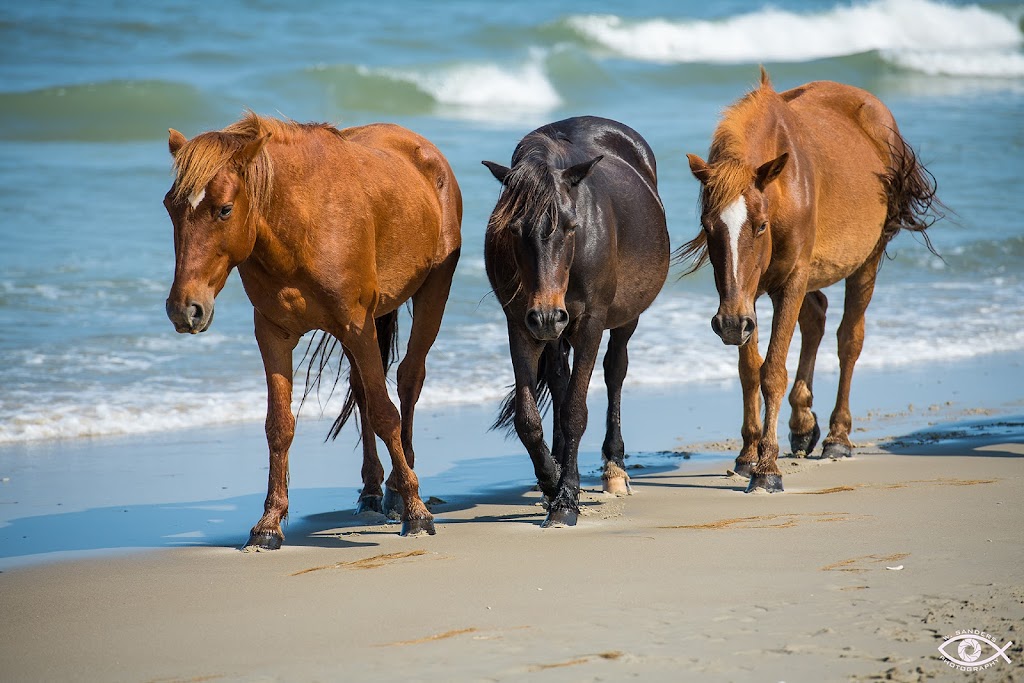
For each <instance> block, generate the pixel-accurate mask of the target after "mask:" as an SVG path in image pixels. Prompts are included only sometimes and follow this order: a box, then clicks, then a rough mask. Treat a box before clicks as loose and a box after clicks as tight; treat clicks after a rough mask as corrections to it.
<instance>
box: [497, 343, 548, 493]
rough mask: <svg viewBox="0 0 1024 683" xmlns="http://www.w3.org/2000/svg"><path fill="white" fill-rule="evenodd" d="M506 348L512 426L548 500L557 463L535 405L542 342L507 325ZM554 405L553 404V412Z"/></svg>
mask: <svg viewBox="0 0 1024 683" xmlns="http://www.w3.org/2000/svg"><path fill="white" fill-rule="evenodd" d="M508 338H509V350H510V351H511V355H512V370H513V372H514V373H515V381H516V386H515V396H514V398H513V401H514V408H515V428H516V433H517V434H518V435H519V440H520V441H521V442H522V444H523V446H524V447H525V448H526V452H527V453H529V455H530V460H531V461H533V471H534V474H535V475H536V476H537V484H538V485H539V486H540V490H541V492H543V493H544V495H545V496H547V498H548V500H551V499H552V498H554V496H555V492H556V491H557V487H558V475H559V466H558V463H557V462H555V459H554V458H553V457H552V456H551V451H550V450H549V449H548V445H547V443H545V441H544V425H543V422H542V420H541V415H540V410H539V409H538V408H537V395H536V388H537V379H538V378H537V373H538V370H539V366H540V355H541V352H542V351H543V350H544V346H543V344H540V343H538V342H536V341H535V340H532V339H529V338H527V336H526V331H525V330H521V329H519V328H517V327H515V326H513V325H511V324H510V325H509V336H508ZM557 410H558V406H555V411H556V412H557Z"/></svg>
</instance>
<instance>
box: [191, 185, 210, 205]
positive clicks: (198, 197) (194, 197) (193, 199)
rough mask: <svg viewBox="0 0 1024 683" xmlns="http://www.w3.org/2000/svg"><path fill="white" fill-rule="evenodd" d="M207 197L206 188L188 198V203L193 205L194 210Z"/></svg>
mask: <svg viewBox="0 0 1024 683" xmlns="http://www.w3.org/2000/svg"><path fill="white" fill-rule="evenodd" d="M205 196H206V188H205V187H204V188H203V189H201V190H199V192H193V193H192V194H190V195H189V197H188V203H189V204H191V205H192V208H193V209H194V208H196V207H197V206H199V202H201V201H203V197H205Z"/></svg>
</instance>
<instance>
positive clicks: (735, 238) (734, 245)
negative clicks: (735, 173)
mask: <svg viewBox="0 0 1024 683" xmlns="http://www.w3.org/2000/svg"><path fill="white" fill-rule="evenodd" d="M720 218H721V219H722V222H723V223H725V230H726V233H727V234H728V235H729V257H730V258H731V259H732V276H733V279H736V278H737V277H739V276H738V275H737V273H738V269H739V260H740V253H739V252H740V230H742V229H743V224H744V223H746V222H747V200H746V199H744V198H743V195H740V196H739V198H738V199H737V200H736V201H734V202H733V203H732V204H730V205H729V206H727V207H725V211H723V212H722V215H721V216H720Z"/></svg>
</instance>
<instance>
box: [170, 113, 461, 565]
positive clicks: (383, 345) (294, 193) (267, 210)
mask: <svg viewBox="0 0 1024 683" xmlns="http://www.w3.org/2000/svg"><path fill="white" fill-rule="evenodd" d="M169 146H170V150H171V155H172V156H173V157H174V168H175V179H174V184H173V186H172V187H171V189H170V191H169V192H168V193H167V196H166V197H165V198H164V206H165V207H166V208H167V213H168V214H170V217H171V222H172V223H173V224H174V252H175V267H174V283H173V284H172V285H171V291H170V295H169V296H168V298H167V316H168V317H169V318H170V319H171V322H172V323H174V327H175V329H176V330H177V331H178V332H188V333H192V334H196V333H199V332H204V331H206V330H207V329H208V328H209V327H210V322H211V321H212V319H213V301H214V297H216V296H217V294H218V293H219V292H220V291H221V289H222V288H223V287H224V282H225V281H226V280H227V277H228V273H229V272H230V271H231V269H232V268H234V267H236V266H237V267H238V272H239V274H240V275H241V278H242V284H243V286H244V287H245V291H246V293H247V294H248V296H249V300H250V301H251V302H252V305H253V308H254V309H255V319H256V321H255V332H256V341H257V343H258V344H259V348H260V353H261V355H262V356H263V366H264V369H265V371H266V377H267V394H268V397H267V423H266V431H267V443H268V445H269V448H270V475H269V482H268V487H267V488H268V491H267V499H266V504H265V506H264V514H263V517H262V518H261V519H260V520H259V522H257V523H256V525H255V526H254V527H253V528H252V531H251V533H250V536H249V541H248V543H247V544H246V548H247V549H256V550H259V549H267V550H273V549H276V548H279V547H280V546H281V543H282V541H283V540H284V534H283V533H282V531H281V519H282V518H283V517H284V516H286V515H287V513H288V450H289V447H290V446H291V443H292V437H293V435H294V433H295V417H294V416H293V415H292V410H291V404H292V374H293V370H292V351H293V350H294V348H295V346H296V344H297V343H298V341H299V338H300V337H301V336H302V335H303V334H305V333H306V332H309V331H310V330H323V331H324V332H325V333H327V334H329V335H331V336H332V337H333V338H334V339H337V340H338V341H340V343H341V345H342V348H343V350H344V353H345V355H346V356H347V358H348V360H349V362H350V366H351V370H350V384H351V389H350V391H351V392H352V393H351V396H352V397H353V400H354V403H355V404H356V405H357V406H358V408H359V416H360V421H361V425H362V434H363V435H364V436H365V437H366V438H363V440H362V441H363V470H362V474H363V490H362V494H361V498H360V509H367V508H370V509H377V510H380V509H381V499H382V497H383V499H384V505H385V507H387V505H388V498H389V497H388V496H383V494H382V492H381V483H382V481H383V479H384V470H383V468H382V467H381V464H380V461H379V460H378V458H377V454H376V448H375V443H374V439H373V437H372V435H373V434H376V435H377V436H379V437H380V438H381V440H382V441H383V442H384V444H385V445H386V446H387V449H388V451H389V452H390V454H391V462H392V467H393V469H392V473H391V476H390V477H389V479H388V490H389V492H390V491H391V490H392V489H394V490H395V491H396V492H397V493H398V494H399V495H400V496H401V502H399V501H397V500H396V499H395V498H394V496H393V495H392V496H391V499H392V500H391V505H392V506H393V507H396V508H397V507H402V508H403V510H402V532H401V533H402V534H403V535H406V534H416V533H423V532H425V533H429V534H433V533H434V525H433V518H432V516H431V514H430V513H429V512H428V511H427V508H426V506H424V504H423V501H421V500H420V497H419V482H418V480H417V478H416V475H415V473H414V472H413V470H412V467H413V464H414V455H413V450H412V424H413V410H414V406H415V404H416V400H417V399H418V398H419V394H420V390H421V388H422V386H423V379H424V375H425V370H424V360H425V358H426V356H427V352H428V351H429V349H430V347H431V345H432V344H433V343H434V340H435V338H436V337H437V333H438V329H439V327H440V325H441V316H442V314H443V312H444V307H445V303H446V302H447V299H448V292H449V289H450V287H451V281H452V275H453V273H454V271H455V265H456V262H457V261H458V257H459V248H460V246H461V236H460V225H461V221H462V195H461V193H460V191H459V186H458V183H457V182H456V181H455V177H454V175H453V174H452V170H451V168H450V167H449V165H448V162H447V161H446V160H445V158H444V157H443V156H442V155H441V153H440V152H439V151H438V150H437V148H436V147H434V145H432V144H431V143H430V142H428V141H427V140H425V139H424V138H422V137H420V136H419V135H417V134H415V133H413V132H411V131H408V130H405V129H404V128H401V127H399V126H395V125H389V124H375V125H369V126H361V127H357V128H347V129H344V130H338V129H337V128H334V127H333V126H330V125H327V124H298V123H294V122H285V121H279V120H275V119H269V118H264V117H260V116H257V115H255V114H253V113H251V112H250V113H248V114H247V115H246V116H245V117H243V118H242V119H241V120H240V121H238V122H236V123H234V124H232V125H230V126H228V127H227V128H225V129H223V130H221V131H211V132H207V133H202V134H201V135H198V136H196V137H195V138H193V139H191V140H186V139H185V137H184V136H183V135H182V134H181V133H179V132H178V131H176V130H171V131H170V139H169ZM409 299H412V305H413V321H412V328H411V331H410V335H409V345H408V348H407V352H406V356H405V359H404V360H403V361H402V363H401V365H400V366H399V369H398V396H399V399H400V401H401V407H402V410H401V414H399V412H398V410H397V409H396V408H395V406H394V404H393V403H392V402H391V399H390V398H389V397H388V392H387V388H386V386H385V373H386V368H387V365H388V364H389V361H390V359H389V350H390V346H391V344H392V339H391V338H390V335H391V334H392V333H393V331H394V330H395V324H394V323H395V317H396V316H397V309H398V307H399V306H401V305H402V304H403V303H404V302H406V301H407V300H409ZM323 346H324V345H323V343H321V347H320V348H321V349H322V348H323ZM321 367H322V366H321ZM346 403H349V402H346ZM348 412H351V409H349V411H348ZM344 417H347V414H346V415H344V416H343V418H339V421H340V422H343V421H344ZM340 422H339V423H336V424H335V428H334V430H333V431H334V433H335V434H336V433H337V430H338V429H340V427H341V424H340ZM385 511H387V510H385Z"/></svg>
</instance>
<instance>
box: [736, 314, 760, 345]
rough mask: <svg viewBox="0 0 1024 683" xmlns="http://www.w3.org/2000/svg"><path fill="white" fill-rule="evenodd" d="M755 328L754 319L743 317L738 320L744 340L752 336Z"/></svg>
mask: <svg viewBox="0 0 1024 683" xmlns="http://www.w3.org/2000/svg"><path fill="white" fill-rule="evenodd" d="M756 327H757V323H756V322H754V319H753V318H751V317H749V316H743V318H742V319H741V320H740V328H741V332H742V334H743V338H744V339H746V338H747V337H749V336H750V335H752V334H753V333H754V328H756Z"/></svg>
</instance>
